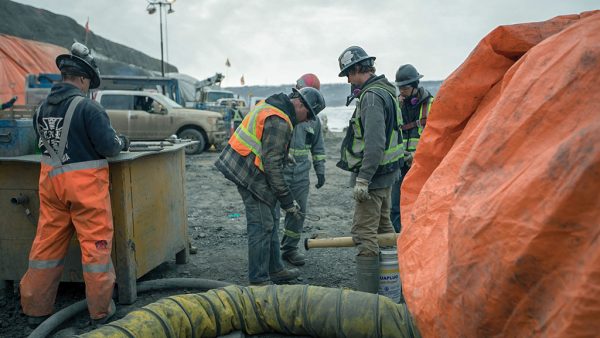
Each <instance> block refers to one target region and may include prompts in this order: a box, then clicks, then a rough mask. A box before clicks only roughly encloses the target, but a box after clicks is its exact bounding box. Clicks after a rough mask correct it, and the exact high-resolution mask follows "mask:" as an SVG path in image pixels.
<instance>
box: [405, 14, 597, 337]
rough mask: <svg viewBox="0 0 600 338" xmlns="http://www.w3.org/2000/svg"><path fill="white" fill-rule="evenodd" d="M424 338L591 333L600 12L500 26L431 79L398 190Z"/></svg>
mask: <svg viewBox="0 0 600 338" xmlns="http://www.w3.org/2000/svg"><path fill="white" fill-rule="evenodd" d="M401 207H402V225H403V229H402V234H401V236H400V238H399V240H398V252H399V254H398V256H399V262H400V268H401V277H402V281H403V289H404V291H405V297H406V299H407V304H408V306H409V309H410V311H411V312H412V313H413V315H414V316H415V318H416V321H417V323H418V326H419V329H420V331H421V332H422V333H423V335H424V336H425V337H458V336H460V337H489V336H499V337H530V336H543V337H558V336H561V337H571V336H597V335H598V334H599V333H600V11H594V12H586V13H582V14H581V15H568V16H561V17H556V18H554V19H552V20H549V21H546V22H538V23H527V24H517V25H510V26H501V27H498V28H496V29H495V30H494V31H492V32H491V33H490V34H488V35H487V36H486V37H485V38H484V39H483V40H482V41H481V42H480V43H479V44H478V46H477V47H476V48H475V50H474V51H473V52H472V53H471V54H470V55H469V57H468V58H467V59H466V60H465V62H464V63H463V64H462V65H461V66H460V67H459V68H458V69H457V70H456V71H454V73H452V74H451V75H450V77H449V78H448V79H447V80H446V81H444V84H443V85H442V87H441V88H440V91H439V92H438V95H437V97H436V101H435V103H434V105H433V107H432V110H431V114H430V118H429V119H428V121H427V127H426V128H425V132H424V134H423V136H422V138H421V141H420V142H419V147H418V149H417V153H416V156H415V161H414V165H413V167H412V168H411V170H410V172H409V173H408V175H407V177H406V179H405V180H404V183H403V185H402V201H401Z"/></svg>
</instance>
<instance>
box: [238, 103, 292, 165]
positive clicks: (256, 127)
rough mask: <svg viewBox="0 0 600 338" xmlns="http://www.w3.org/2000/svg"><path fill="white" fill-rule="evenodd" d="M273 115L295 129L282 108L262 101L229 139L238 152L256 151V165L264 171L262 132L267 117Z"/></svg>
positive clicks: (242, 153)
mask: <svg viewBox="0 0 600 338" xmlns="http://www.w3.org/2000/svg"><path fill="white" fill-rule="evenodd" d="M273 115H276V116H279V117H281V118H282V119H283V120H285V122H287V124H288V125H289V126H290V130H293V129H294V127H293V126H292V121H291V120H290V118H289V117H288V116H287V115H286V114H285V113H284V112H283V111H282V110H280V109H278V108H276V107H274V106H272V105H270V104H267V103H262V104H260V105H258V106H256V107H255V108H254V109H253V110H252V111H251V112H250V113H248V115H246V117H244V119H243V120H242V123H241V124H240V125H239V127H238V128H237V129H236V130H235V132H234V133H233V135H231V138H230V139H229V145H230V146H231V148H233V150H235V151H236V152H237V153H238V154H240V155H242V156H248V155H249V154H250V153H254V156H256V158H255V159H254V165H256V167H258V169H260V171H263V172H264V168H263V164H262V158H261V155H262V147H261V145H262V134H263V129H264V127H265V120H266V119H267V117H269V116H273Z"/></svg>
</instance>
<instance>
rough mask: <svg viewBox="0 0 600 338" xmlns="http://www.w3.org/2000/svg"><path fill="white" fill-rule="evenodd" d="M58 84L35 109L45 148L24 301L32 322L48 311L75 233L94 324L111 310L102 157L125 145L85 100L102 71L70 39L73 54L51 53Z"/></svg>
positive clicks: (107, 214) (103, 113) (95, 106)
mask: <svg viewBox="0 0 600 338" xmlns="http://www.w3.org/2000/svg"><path fill="white" fill-rule="evenodd" d="M56 65H57V67H58V69H59V70H60V73H61V76H62V82H60V83H56V84H54V85H53V86H52V89H51V90H50V94H49V95H48V97H47V98H46V100H45V101H44V102H42V104H41V105H40V107H39V108H38V110H37V111H36V113H35V115H34V119H33V124H34V129H35V130H36V133H37V134H38V137H39V139H40V142H39V143H40V149H41V151H42V157H41V170H40V179H39V196H40V211H39V220H38V225H37V232H36V235H35V239H34V240H33V245H32V247H31V252H30V254H29V268H28V270H27V272H26V273H25V275H24V276H23V278H22V279H21V287H20V290H21V304H22V307H23V312H24V313H25V315H27V316H28V320H27V321H28V324H29V326H30V327H32V328H34V327H36V326H37V325H39V324H40V323H41V322H42V321H43V320H44V319H45V318H46V317H47V316H49V315H50V314H52V312H53V307H54V300H55V298H56V292H57V289H58V284H59V281H60V277H61V275H62V273H63V268H64V259H65V256H66V254H67V249H68V247H69V243H70V241H71V237H72V236H73V233H74V232H76V233H77V239H78V241H79V245H80V247H81V261H82V262H81V263H82V268H83V279H84V281H85V287H86V298H87V306H88V310H89V313H90V317H91V321H92V324H93V325H97V324H103V323H105V322H106V321H107V320H108V319H109V318H110V317H111V316H112V315H113V314H114V312H115V304H114V302H113V301H112V295H113V286H114V281H115V271H114V268H113V264H112V260H111V256H110V253H111V250H112V239H113V218H112V212H111V207H110V205H111V204H110V196H109V173H108V162H107V160H106V158H107V157H111V156H116V155H117V154H119V152H120V151H121V150H126V149H127V148H128V146H129V141H128V140H127V138H126V137H124V136H118V135H117V134H116V133H115V131H114V129H113V128H112V126H111V124H110V120H109V118H108V115H107V114H106V111H105V110H104V109H103V108H102V106H100V105H99V104H98V103H96V102H95V101H92V100H90V99H88V98H86V94H87V92H88V91H89V89H93V88H98V86H99V85H100V74H99V71H98V68H97V66H96V63H95V61H94V58H93V57H92V56H91V55H90V52H89V50H88V48H87V47H86V46H85V45H83V44H81V43H74V44H73V46H72V47H71V53H70V54H62V55H59V56H58V57H57V58H56Z"/></svg>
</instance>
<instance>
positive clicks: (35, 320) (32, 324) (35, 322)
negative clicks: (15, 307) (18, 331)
mask: <svg viewBox="0 0 600 338" xmlns="http://www.w3.org/2000/svg"><path fill="white" fill-rule="evenodd" d="M48 318H50V315H47V316H39V317H34V316H27V326H29V328H31V329H35V328H37V327H38V326H40V324H42V323H43V322H44V321H45V320H46V319H48Z"/></svg>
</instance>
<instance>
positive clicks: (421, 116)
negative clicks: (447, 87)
mask: <svg viewBox="0 0 600 338" xmlns="http://www.w3.org/2000/svg"><path fill="white" fill-rule="evenodd" d="M427 101H428V102H427V103H426V104H422V105H421V109H419V120H421V119H425V120H426V119H427V118H428V117H429V112H430V111H431V105H432V104H433V96H430V97H429V100H427ZM423 107H425V114H423ZM417 127H419V135H421V134H422V133H423V128H425V125H423V124H421V123H419V124H417Z"/></svg>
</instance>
